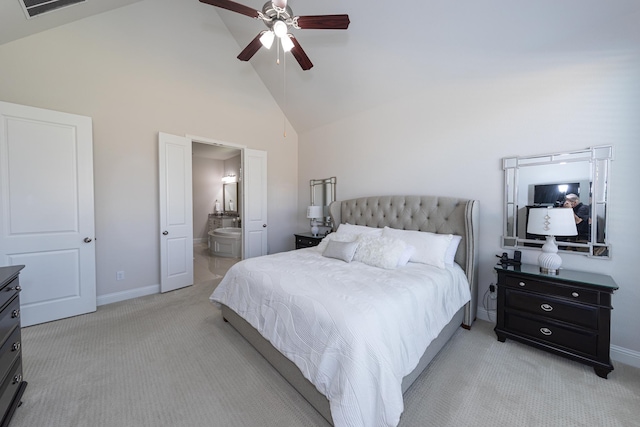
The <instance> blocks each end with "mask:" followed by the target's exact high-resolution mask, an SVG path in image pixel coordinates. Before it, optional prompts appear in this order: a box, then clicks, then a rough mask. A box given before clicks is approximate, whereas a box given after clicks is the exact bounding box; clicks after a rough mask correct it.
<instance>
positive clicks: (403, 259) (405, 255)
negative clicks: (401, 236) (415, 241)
mask: <svg viewBox="0 0 640 427" xmlns="http://www.w3.org/2000/svg"><path fill="white" fill-rule="evenodd" d="M414 253H416V248H415V247H414V246H411V245H407V244H405V245H404V251H402V255H400V259H399V260H398V267H402V266H405V265H407V263H408V262H409V260H410V259H411V257H412V256H413V254H414Z"/></svg>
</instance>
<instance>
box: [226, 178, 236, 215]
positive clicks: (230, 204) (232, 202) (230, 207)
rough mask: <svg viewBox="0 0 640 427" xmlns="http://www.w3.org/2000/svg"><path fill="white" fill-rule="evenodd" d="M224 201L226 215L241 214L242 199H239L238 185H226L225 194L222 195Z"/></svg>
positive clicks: (233, 183) (234, 183)
mask: <svg viewBox="0 0 640 427" xmlns="http://www.w3.org/2000/svg"><path fill="white" fill-rule="evenodd" d="M222 201H223V205H224V212H225V213H237V212H240V210H239V208H240V207H239V206H238V204H239V203H240V199H239V198H238V183H237V182H232V183H225V184H224V192H223V195H222Z"/></svg>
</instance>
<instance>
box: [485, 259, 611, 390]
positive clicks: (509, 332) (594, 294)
mask: <svg viewBox="0 0 640 427" xmlns="http://www.w3.org/2000/svg"><path fill="white" fill-rule="evenodd" d="M494 268H495V270H496V271H497V273H498V308H497V309H498V321H497V324H496V327H495V329H494V331H495V333H496V335H497V336H498V341H501V342H504V341H505V340H506V339H507V338H512V339H514V340H517V341H520V342H523V343H525V344H529V345H531V346H534V347H537V348H540V349H543V350H547V351H550V352H552V353H555V354H559V355H561V356H564V357H568V358H570V359H573V360H577V361H579V362H582V363H585V364H587V365H590V366H593V368H594V370H595V372H596V374H597V375H598V376H599V377H602V378H607V375H608V374H609V372H611V371H612V370H613V365H612V364H611V359H610V358H609V346H610V325H611V310H612V307H611V296H612V295H613V292H614V291H615V290H616V289H618V286H617V285H616V283H615V282H614V281H613V279H612V278H611V277H610V276H606V275H604V274H596V273H587V272H583V271H573V270H565V269H561V270H560V272H559V274H557V275H549V274H543V273H540V268H539V267H538V266H537V265H530V264H522V265H518V266H506V265H500V264H499V265H496V266H495V267H494Z"/></svg>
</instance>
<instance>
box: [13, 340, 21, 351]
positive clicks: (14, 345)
mask: <svg viewBox="0 0 640 427" xmlns="http://www.w3.org/2000/svg"><path fill="white" fill-rule="evenodd" d="M18 350H20V341H17V342H14V343H13V345H12V346H11V351H18Z"/></svg>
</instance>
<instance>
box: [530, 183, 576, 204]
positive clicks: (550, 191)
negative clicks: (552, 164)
mask: <svg viewBox="0 0 640 427" xmlns="http://www.w3.org/2000/svg"><path fill="white" fill-rule="evenodd" d="M571 193H573V194H576V195H578V196H580V184H579V183H577V182H563V183H557V184H538V185H535V186H534V188H533V204H534V205H535V206H560V205H561V204H562V202H563V201H564V197H565V196H566V195H567V194H571Z"/></svg>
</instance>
